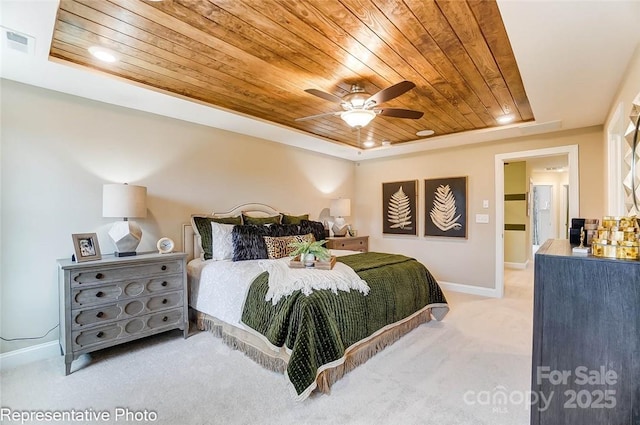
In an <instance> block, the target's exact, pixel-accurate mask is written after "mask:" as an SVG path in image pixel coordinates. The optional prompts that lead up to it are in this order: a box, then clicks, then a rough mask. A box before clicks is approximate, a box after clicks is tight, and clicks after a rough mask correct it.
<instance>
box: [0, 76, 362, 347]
mask: <svg viewBox="0 0 640 425" xmlns="http://www.w3.org/2000/svg"><path fill="white" fill-rule="evenodd" d="M0 84H1V86H0V88H1V90H2V100H1V102H2V103H1V107H2V109H1V110H2V118H1V119H2V121H1V127H2V129H1V154H2V159H1V161H2V162H1V166H2V169H1V180H0V181H1V189H2V190H1V198H0V202H1V204H0V207H1V210H0V213H1V226H0V232H1V233H0V249H1V252H2V257H1V263H0V265H1V272H0V277H1V279H2V281H1V288H2V291H1V298H0V302H1V305H0V307H1V316H0V320H1V321H2V323H1V333H2V336H3V337H5V338H12V337H26V336H37V335H42V334H44V332H45V331H46V330H48V329H49V328H51V327H53V326H54V325H55V324H56V323H57V322H58V302H57V297H58V287H57V275H56V273H57V269H56V259H57V258H62V257H70V256H71V254H72V252H73V245H72V241H71V234H72V233H83V232H97V233H98V239H99V243H100V247H101V250H102V252H103V253H109V252H112V251H113V245H112V243H111V242H110V241H109V239H108V236H107V235H106V231H108V229H109V226H110V224H111V223H112V222H113V219H108V218H102V216H101V214H102V185H103V184H104V183H110V182H120V183H123V182H128V183H132V184H133V183H135V184H140V185H144V186H147V189H148V199H147V207H148V216H147V218H146V219H139V220H137V221H138V222H139V223H140V224H141V226H142V228H143V231H144V234H143V239H142V243H141V245H140V247H139V248H138V251H150V250H155V244H156V241H157V239H158V238H160V237H161V236H169V237H171V238H173V239H174V240H175V241H176V243H177V244H178V245H179V246H180V243H181V239H180V232H181V225H182V223H186V222H188V221H189V217H190V215H191V214H193V213H201V212H211V211H213V210H216V211H224V210H227V209H230V208H232V207H234V206H236V205H238V204H242V203H246V202H262V203H267V204H269V205H272V206H274V207H276V208H278V209H280V210H283V211H287V212H290V213H295V214H303V213H310V214H311V216H312V217H313V218H317V217H318V215H319V213H320V211H321V210H322V209H324V208H328V207H329V200H330V199H331V198H337V197H349V198H353V197H354V191H353V189H354V172H355V167H354V164H353V163H352V162H350V161H345V160H341V159H336V158H332V157H328V156H324V155H320V154H316V153H312V152H309V151H304V150H300V149H296V148H291V147H287V146H285V145H281V144H277V143H273V142H268V141H265V140H260V139H256V138H252V137H248V136H242V135H239V134H235V133H230V132H226V131H221V130H216V129H212V128H209V127H205V126H200V125H196V124H191V123H187V122H184V121H179V120H175V119H170V118H165V117H160V116H157V115H153V114H148V113H143V112H139V111H134V110H130V109H126V108H121V107H116V106H112V105H107V104H103V103H100V102H94V101H89V100H86V99H82V98H78V97H74V96H69V95H65V94H60V93H57V92H53V91H48V90H43V89H39V88H35V87H32V86H27V85H22V84H19V83H15V82H11V81H7V80H2V81H1V83H0ZM352 213H353V214H354V215H356V214H358V206H357V205H354V206H353V207H352ZM55 339H57V331H56V332H52V333H51V334H50V335H49V337H48V338H45V339H43V340H37V341H25V342H10V343H6V342H3V343H2V346H1V350H2V352H7V351H11V350H15V349H18V348H22V347H25V346H28V345H33V344H39V343H43V342H46V341H51V340H55Z"/></svg>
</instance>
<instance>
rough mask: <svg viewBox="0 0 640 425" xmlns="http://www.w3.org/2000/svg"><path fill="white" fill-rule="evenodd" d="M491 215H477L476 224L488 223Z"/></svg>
mask: <svg viewBox="0 0 640 425" xmlns="http://www.w3.org/2000/svg"><path fill="white" fill-rule="evenodd" d="M488 222H489V214H476V223H488Z"/></svg>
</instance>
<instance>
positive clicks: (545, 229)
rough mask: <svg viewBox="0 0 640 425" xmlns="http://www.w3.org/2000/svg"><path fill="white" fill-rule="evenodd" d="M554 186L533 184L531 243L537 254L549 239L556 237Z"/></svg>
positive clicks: (533, 250)
mask: <svg viewBox="0 0 640 425" xmlns="http://www.w3.org/2000/svg"><path fill="white" fill-rule="evenodd" d="M554 208H555V206H554V205H553V186H551V185H549V184H534V185H533V208H532V211H531V244H532V245H533V248H532V253H533V254H535V253H536V251H537V250H538V248H540V245H542V244H543V243H544V241H546V240H547V239H552V238H554V237H555V233H556V232H555V231H554V228H555V226H554V225H555V223H554V222H553V216H554V214H553V211H554Z"/></svg>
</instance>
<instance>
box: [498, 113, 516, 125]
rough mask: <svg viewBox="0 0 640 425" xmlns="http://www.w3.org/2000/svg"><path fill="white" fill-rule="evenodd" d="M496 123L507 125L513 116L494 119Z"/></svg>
mask: <svg viewBox="0 0 640 425" xmlns="http://www.w3.org/2000/svg"><path fill="white" fill-rule="evenodd" d="M496 121H498V124H508V123H510V122H511V121H513V115H511V114H507V115H502V116H501V117H498V118H496Z"/></svg>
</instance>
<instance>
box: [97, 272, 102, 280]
mask: <svg viewBox="0 0 640 425" xmlns="http://www.w3.org/2000/svg"><path fill="white" fill-rule="evenodd" d="M103 277H104V275H103V274H102V273H98V274H96V279H102V278H103Z"/></svg>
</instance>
